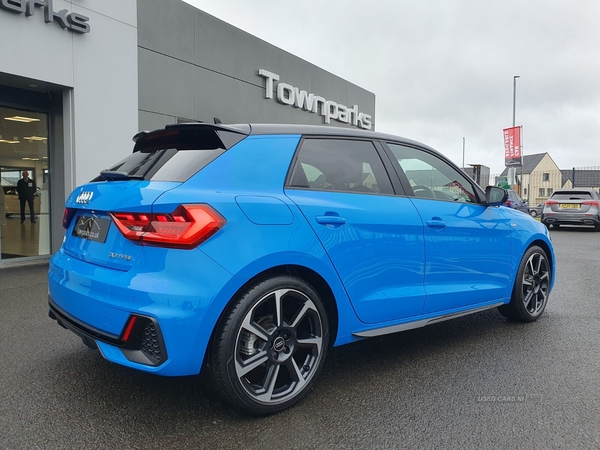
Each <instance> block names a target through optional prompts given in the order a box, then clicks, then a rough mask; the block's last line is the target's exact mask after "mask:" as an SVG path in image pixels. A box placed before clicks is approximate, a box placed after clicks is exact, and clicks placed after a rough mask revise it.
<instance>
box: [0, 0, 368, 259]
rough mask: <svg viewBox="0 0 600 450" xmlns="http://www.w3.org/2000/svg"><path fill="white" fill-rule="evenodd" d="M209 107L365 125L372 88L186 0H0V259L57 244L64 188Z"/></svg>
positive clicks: (215, 112)
mask: <svg viewBox="0 0 600 450" xmlns="http://www.w3.org/2000/svg"><path fill="white" fill-rule="evenodd" d="M214 118H218V119H219V120H221V121H222V122H223V123H252V122H257V123H258V122H282V123H303V124H324V125H328V126H340V127H357V128H362V129H369V130H372V129H374V128H375V95H374V94H373V93H371V92H369V91H367V90H365V89H362V88H360V87H358V86H356V85H354V84H352V83H350V82H348V81H346V80H344V79H342V78H339V77H337V76H335V75H333V74H331V73H329V72H327V71H326V70H324V69H322V68H320V67H317V66H315V65H313V64H310V63H309V62H307V61H305V60H303V59H301V58H298V57H296V56H294V55H292V54H290V53H288V52H286V51H284V50H281V49H279V48H277V47H275V46H273V45H271V44H269V43H267V42H265V41H262V40H260V39H258V38H256V37H254V36H252V35H250V34H248V33H245V32H243V31H241V30H239V29H237V28H235V27H233V26H231V25H229V24H227V23H225V22H223V21H221V20H219V19H217V18H215V17H213V16H210V15H208V14H206V13H204V12H203V11H200V10H198V9H196V8H194V7H192V6H191V5H189V4H187V3H184V2H182V1H180V0H139V1H136V0H73V1H66V0H0V177H1V183H2V189H1V190H0V212H3V213H2V216H1V217H0V224H1V226H0V235H1V237H2V239H0V251H1V257H0V267H1V266H2V265H7V264H11V263H13V262H21V261H28V260H35V259H40V258H47V257H48V256H49V255H50V254H52V253H53V252H55V251H56V250H58V248H59V247H60V244H61V242H62V238H63V234H64V230H63V228H62V226H61V222H62V216H63V212H64V202H65V198H66V197H67V196H68V194H69V193H70V192H71V191H72V190H73V189H74V188H75V187H76V186H77V185H80V184H83V183H86V182H87V181H89V180H91V179H93V178H94V177H96V176H97V175H98V173H99V171H100V170H102V169H105V168H107V167H108V166H110V165H111V164H113V163H115V162H116V161H118V160H120V159H123V158H124V157H125V156H126V155H127V154H128V153H129V152H131V149H132V144H133V143H132V141H131V139H132V137H133V136H134V135H135V134H136V133H137V132H138V131H140V130H151V129H155V128H162V127H164V125H165V124H169V123H181V122H189V121H203V122H213V120H214ZM23 171H28V172H29V174H30V175H29V176H30V178H32V179H33V180H34V182H35V183H36V185H37V194H36V197H35V200H34V218H35V222H32V221H31V220H30V216H29V211H28V209H27V211H26V213H27V214H26V220H25V221H24V222H21V214H20V205H19V201H18V199H17V196H16V193H15V191H16V184H17V181H18V180H19V179H20V178H21V176H22V172H23Z"/></svg>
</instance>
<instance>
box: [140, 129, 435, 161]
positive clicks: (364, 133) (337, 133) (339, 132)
mask: <svg viewBox="0 0 600 450" xmlns="http://www.w3.org/2000/svg"><path fill="white" fill-rule="evenodd" d="M193 128H198V129H207V128H209V129H213V130H222V131H231V132H234V133H239V134H245V135H267V134H300V135H303V136H333V137H356V138H364V139H375V140H384V141H394V142H398V143H402V144H407V145H412V146H415V145H416V146H419V147H422V148H426V149H428V150H431V151H433V152H435V153H438V154H439V152H438V151H437V150H435V149H433V148H431V147H429V146H428V145H425V144H423V143H421V142H417V141H414V140H412V139H407V138H403V137H400V136H395V135H392V134H386V133H380V132H376V131H369V130H361V129H357V128H348V127H337V126H326V125H302V124H281V123H249V124H221V123H219V124H211V123H203V122H188V123H178V124H169V125H166V126H165V128H160V129H157V130H153V131H142V132H140V133H138V134H136V135H135V136H134V141H137V140H138V139H139V138H145V137H147V136H149V135H152V134H154V133H160V132H161V131H163V132H164V131H165V130H173V129H181V130H186V129H188V130H189V129H193Z"/></svg>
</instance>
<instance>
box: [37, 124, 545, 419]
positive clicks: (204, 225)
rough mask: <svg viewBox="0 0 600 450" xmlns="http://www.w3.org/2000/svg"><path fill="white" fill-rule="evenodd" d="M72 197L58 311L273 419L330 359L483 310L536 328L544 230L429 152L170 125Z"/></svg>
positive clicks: (93, 335)
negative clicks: (359, 344) (336, 351)
mask: <svg viewBox="0 0 600 450" xmlns="http://www.w3.org/2000/svg"><path fill="white" fill-rule="evenodd" d="M134 141H135V146H134V149H133V153H131V154H130V155H129V156H127V157H126V158H125V159H123V160H122V161H120V162H119V163H117V164H115V165H114V166H113V167H110V168H108V169H107V170H104V171H102V172H101V173H100V174H99V176H98V177H97V178H96V179H94V180H92V181H91V182H90V183H88V184H86V185H83V186H81V187H78V188H77V189H75V191H74V192H73V193H72V194H71V195H70V197H69V198H68V200H67V203H66V210H65V215H64V221H63V225H64V228H65V230H66V234H65V239H64V242H63V245H62V247H61V249H60V250H59V251H58V252H57V253H56V254H55V255H54V256H53V257H52V259H51V262H50V268H49V273H48V277H49V315H50V317H51V318H53V319H55V320H56V321H57V322H58V324H60V325H62V326H63V327H65V328H68V329H70V330H71V331H73V332H74V333H75V334H77V335H78V336H80V337H81V338H82V339H83V342H84V343H85V344H87V345H88V346H90V347H92V348H97V349H99V350H100V352H101V354H102V356H103V357H104V358H106V359H108V360H109V361H112V362H115V363H118V364H122V365H124V366H128V367H131V368H134V369H138V370H143V371H145V372H151V373H155V374H158V375H167V376H178V375H192V374H198V373H199V372H200V371H201V369H202V368H206V370H208V371H210V373H211V374H212V379H213V380H214V383H215V384H216V386H217V387H218V390H219V391H220V392H221V393H222V394H223V396H224V397H225V398H226V399H227V400H229V401H230V402H232V403H233V404H235V405H237V406H238V407H240V408H243V409H245V410H247V411H250V412H253V413H256V414H269V413H274V412H277V411H280V410H283V409H285V408H287V407H289V406H291V405H292V404H294V403H296V402H297V401H299V400H300V399H301V398H302V397H303V396H305V395H306V393H307V392H308V391H309V390H310V388H311V385H312V384H313V383H314V382H315V380H316V378H317V375H318V374H319V371H320V370H321V367H322V365H323V361H324V359H325V356H326V354H327V351H328V349H330V348H331V347H332V346H337V345H343V344H348V343H351V342H353V341H356V340H359V339H364V338H369V337H372V336H380V335H384V334H388V333H394V332H398V331H402V330H407V329H411V328H416V327H422V326H425V325H429V324H432V323H436V322H440V321H442V320H447V319H451V318H455V317H459V316H462V315H466V314H471V313H476V312H478V311H483V310H485V309H488V308H499V310H500V312H501V313H502V314H503V315H504V316H506V317H508V318H511V319H514V320H519V321H524V322H529V321H534V320H536V319H537V318H538V317H540V315H541V314H542V312H543V311H544V308H545V307H546V304H547V301H548V295H549V294H550V291H551V289H552V285H553V281H554V272H555V258H554V253H553V250H552V244H551V242H550V239H549V235H548V231H547V229H546V227H545V226H544V225H542V224H540V223H539V222H537V221H535V220H534V219H532V218H531V217H529V216H528V215H525V214H522V213H521V212H519V211H515V210H513V209H510V208H506V207H504V206H502V205H503V204H504V202H506V199H507V194H506V191H505V190H503V189H501V188H497V187H488V188H487V189H486V191H483V190H482V189H481V188H479V187H478V186H477V185H476V184H475V183H474V182H473V181H472V180H470V179H469V178H468V177H467V176H466V175H465V174H464V173H463V172H462V171H461V170H460V169H458V168H457V167H456V166H455V165H454V164H452V163H451V162H450V161H449V160H448V159H446V158H445V157H444V156H442V155H441V154H439V153H438V152H436V151H434V150H432V149H431V148H429V147H427V146H424V145H422V144H419V143H417V142H413V141H410V140H406V139H402V138H398V137H395V136H390V135H385V134H380V133H374V132H365V131H359V130H351V129H346V128H332V127H319V126H299V125H265V124H260V125H230V126H224V125H212V124H181V125H171V126H167V127H166V128H164V129H161V130H156V131H153V132H143V133H140V134H138V135H137V136H136V137H135V138H134Z"/></svg>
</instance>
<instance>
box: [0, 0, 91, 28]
mask: <svg viewBox="0 0 600 450" xmlns="http://www.w3.org/2000/svg"><path fill="white" fill-rule="evenodd" d="M36 8H43V11H44V20H45V21H46V23H50V22H56V23H57V24H59V25H60V27H61V28H63V29H67V30H69V31H73V32H75V33H89V32H90V24H89V23H88V20H90V18H89V17H87V16H84V15H82V14H78V13H75V12H72V13H69V10H67V9H63V10H60V11H58V12H56V11H54V7H53V4H52V0H0V9H3V10H6V11H10V12H13V13H16V14H25V16H26V17H31V16H33V15H34V14H35V11H36Z"/></svg>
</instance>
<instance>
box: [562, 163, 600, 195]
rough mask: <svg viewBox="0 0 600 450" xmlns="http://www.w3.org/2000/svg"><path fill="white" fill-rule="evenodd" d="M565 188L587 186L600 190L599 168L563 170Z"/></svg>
mask: <svg viewBox="0 0 600 450" xmlns="http://www.w3.org/2000/svg"><path fill="white" fill-rule="evenodd" d="M562 172H563V187H564V188H571V187H575V188H586V189H594V190H595V191H598V192H600V170H599V169H576V168H573V169H567V170H563V171H562Z"/></svg>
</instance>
